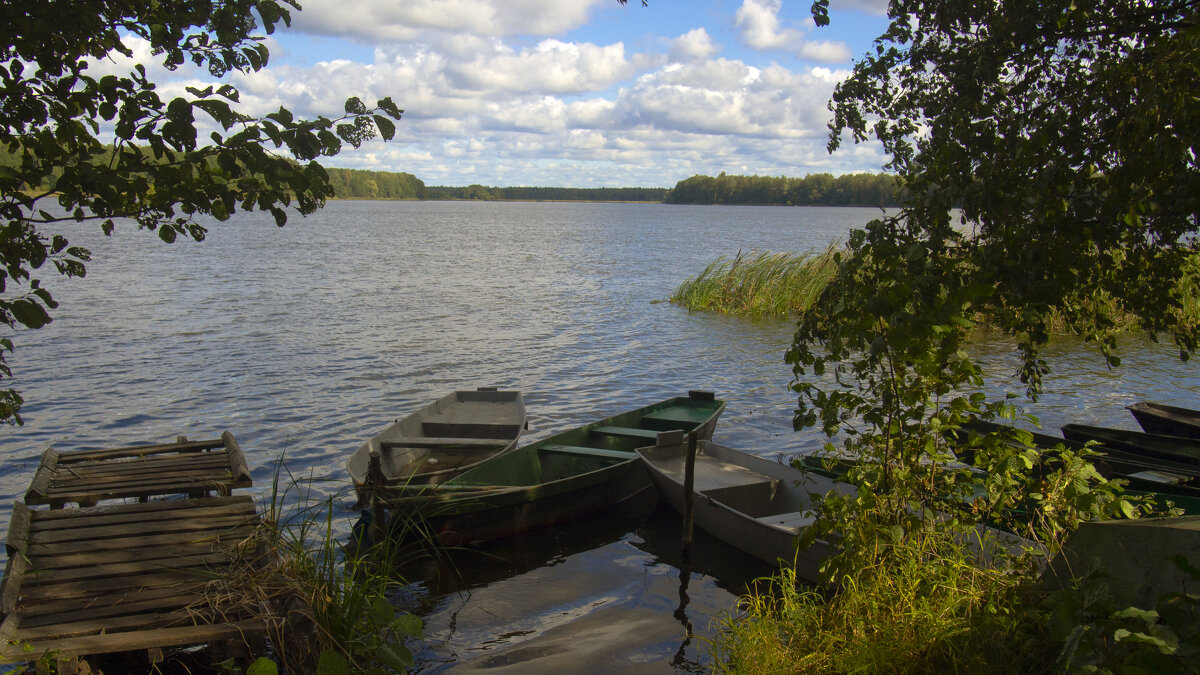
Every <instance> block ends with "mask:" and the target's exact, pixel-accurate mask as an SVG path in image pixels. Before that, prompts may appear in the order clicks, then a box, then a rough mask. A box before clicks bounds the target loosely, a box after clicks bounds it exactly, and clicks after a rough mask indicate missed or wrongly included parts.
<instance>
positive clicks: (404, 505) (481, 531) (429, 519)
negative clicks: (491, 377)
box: [380, 391, 725, 545]
mask: <svg viewBox="0 0 1200 675" xmlns="http://www.w3.org/2000/svg"><path fill="white" fill-rule="evenodd" d="M724 410H725V402H724V401H720V400H717V399H716V398H715V397H714V396H713V395H712V393H710V392H700V391H693V392H689V393H688V395H687V396H679V397H675V398H670V399H667V400H665V401H661V402H659V403H655V404H652V405H648V406H645V407H642V408H638V409H636V410H631V411H629V412H626V413H622V414H620V415H616V416H613V417H609V418H607V419H603V420H600V421H598V422H591V423H589V424H585V425H583V426H581V427H578V428H575V429H571V430H569V431H564V432H562V433H559V434H555V435H553V436H550V437H548V438H545V439H543V440H540V441H537V442H536V443H531V444H529V445H526V446H523V447H520V448H517V449H515V450H513V451H511V452H507V453H504V454H502V455H499V456H496V457H493V458H492V459H489V460H487V461H485V462H483V463H481V464H479V465H477V466H475V467H474V468H472V469H470V470H468V471H466V472H464V473H462V474H461V475H459V476H456V477H454V478H451V479H450V480H447V481H445V482H444V483H441V484H439V485H435V486H427V487H424V488H421V487H418V486H411V485H410V486H399V487H395V488H391V489H389V490H387V491H385V492H383V493H382V494H381V495H380V498H381V499H382V501H383V502H384V503H385V504H386V505H387V506H388V507H389V508H390V509H391V510H392V513H393V520H394V519H395V518H401V517H403V518H409V517H412V516H414V515H415V516H418V517H420V518H421V519H423V520H424V521H425V523H426V526H427V529H428V530H430V531H432V532H433V533H434V534H435V535H436V536H437V538H438V540H439V541H441V542H442V543H443V544H446V545H460V544H475V543H480V542H484V541H489V540H492V539H499V538H502V537H509V536H513V535H517V534H521V533H524V532H528V531H530V530H534V529H537V528H540V527H547V526H549V525H554V524H557V523H561V522H566V521H568V520H571V519H572V518H576V517H579V516H582V515H584V514H587V513H591V512H594V511H600V510H604V509H620V508H623V507H625V506H627V505H628V504H629V503H631V502H635V501H641V500H639V497H640V498H643V499H644V498H646V497H648V496H650V497H652V496H653V489H654V487H653V484H652V483H651V482H650V476H649V475H648V474H647V473H646V469H645V467H644V466H643V464H642V462H641V461H640V460H639V458H638V455H637V453H636V452H634V450H635V449H636V448H638V447H640V446H644V445H651V444H654V443H655V442H656V441H657V439H658V436H659V434H660V433H663V432H669V431H683V432H689V433H693V434H695V435H696V436H697V438H701V439H705V440H708V439H711V438H712V434H713V429H714V428H716V425H717V419H718V418H719V417H720V415H721V413H722V412H723V411H724ZM393 529H396V528H393Z"/></svg>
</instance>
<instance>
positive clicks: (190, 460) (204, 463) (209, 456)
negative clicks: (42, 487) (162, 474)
mask: <svg viewBox="0 0 1200 675" xmlns="http://www.w3.org/2000/svg"><path fill="white" fill-rule="evenodd" d="M214 466H218V467H223V468H228V466H229V455H228V454H226V453H225V452H224V451H218V450H214V451H211V452H201V453H196V455H195V456H180V455H158V456H156V457H149V458H146V459H123V460H114V461H108V462H95V463H86V464H84V463H80V464H73V465H67V466H61V467H58V469H56V470H55V475H56V477H57V478H58V480H65V479H69V478H83V477H87V476H104V475H109V474H116V473H122V472H127V471H130V470H131V469H137V470H139V471H163V470H166V469H179V468H189V467H214Z"/></svg>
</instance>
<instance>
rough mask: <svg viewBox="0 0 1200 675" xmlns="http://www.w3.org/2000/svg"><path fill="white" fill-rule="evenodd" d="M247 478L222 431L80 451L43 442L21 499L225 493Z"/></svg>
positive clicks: (52, 501)
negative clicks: (200, 438)
mask: <svg viewBox="0 0 1200 675" xmlns="http://www.w3.org/2000/svg"><path fill="white" fill-rule="evenodd" d="M250 482H251V481H250V471H249V469H248V468H247V467H246V458H245V456H244V455H243V454H242V450H241V448H240V447H239V446H238V444H237V441H236V440H235V439H234V437H233V434H231V433H229V432H228V431H226V432H225V433H224V434H222V435H221V438H219V439H214V440H210V441H190V442H188V441H183V442H179V443H166V444H160V445H142V446H132V447H125V448H110V449H106V450H82V451H78V452H58V451H57V450H55V449H54V448H47V449H46V451H45V452H44V453H42V461H41V465H40V466H39V467H38V470H37V473H36V474H35V475H34V478H33V483H32V484H31V485H30V486H29V491H28V492H26V493H25V503H26V504H49V505H50V506H51V508H61V507H62V506H63V505H65V504H68V503H77V504H80V505H91V504H95V503H97V502H99V501H102V500H105V499H122V498H127V497H142V498H145V497H152V496H159V495H171V494H207V493H210V492H216V493H217V494H221V495H228V494H229V493H230V491H232V490H233V489H235V488H240V487H249V486H250Z"/></svg>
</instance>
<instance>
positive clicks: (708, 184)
mask: <svg viewBox="0 0 1200 675" xmlns="http://www.w3.org/2000/svg"><path fill="white" fill-rule="evenodd" d="M898 190H899V183H897V181H896V177H895V176H890V175H887V174H861V173H859V174H846V175H843V176H838V177H836V178H835V177H834V176H832V175H831V174H827V173H817V174H809V175H807V176H805V177H803V178H787V177H784V176H779V177H773V176H727V175H726V174H725V172H721V175H719V176H717V177H716V178H713V177H712V176H703V175H700V176H692V177H691V178H685V179H684V180H681V181H679V182H678V183H676V184H675V187H674V188H672V189H671V192H670V193H669V194H668V195H667V198H666V201H667V203H670V204H782V205H787V206H897V205H898V201H897V197H898V196H899V195H898Z"/></svg>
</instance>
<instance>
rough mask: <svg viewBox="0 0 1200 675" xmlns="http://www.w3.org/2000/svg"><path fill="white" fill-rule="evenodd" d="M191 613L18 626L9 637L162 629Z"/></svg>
mask: <svg viewBox="0 0 1200 675" xmlns="http://www.w3.org/2000/svg"><path fill="white" fill-rule="evenodd" d="M191 616H192V615H191V613H190V612H188V611H186V610H178V609H177V610H175V611H173V612H161V613H142V614H131V615H129V616H116V617H109V618H104V619H92V620H88V621H71V622H62V623H56V624H50V625H45V626H29V627H26V626H21V627H20V628H17V629H16V630H15V631H13V636H12V638H11V639H13V640H25V641H27V642H35V641H39V640H47V639H57V638H69V637H77V636H80V635H96V634H99V633H114V632H123V631H133V630H145V629H148V628H166V627H168V626H171V625H173V624H178V623H181V622H187V623H188V624H192V625H194V624H195V622H194V621H190V620H189V619H190V618H191Z"/></svg>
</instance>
